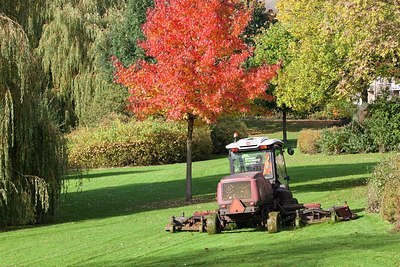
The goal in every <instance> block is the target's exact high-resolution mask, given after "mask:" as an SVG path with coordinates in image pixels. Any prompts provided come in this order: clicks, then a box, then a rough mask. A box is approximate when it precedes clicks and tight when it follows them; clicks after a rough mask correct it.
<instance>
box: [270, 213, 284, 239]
mask: <svg viewBox="0 0 400 267" xmlns="http://www.w3.org/2000/svg"><path fill="white" fill-rule="evenodd" d="M280 224H281V218H280V213H279V211H272V212H270V213H268V220H267V229H268V233H270V234H273V233H277V232H279V230H280V229H279V228H280Z"/></svg>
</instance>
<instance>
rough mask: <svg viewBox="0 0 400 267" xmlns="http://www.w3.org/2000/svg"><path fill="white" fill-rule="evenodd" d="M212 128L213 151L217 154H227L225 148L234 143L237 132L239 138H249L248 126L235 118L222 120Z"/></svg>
mask: <svg viewBox="0 0 400 267" xmlns="http://www.w3.org/2000/svg"><path fill="white" fill-rule="evenodd" d="M210 128H211V140H212V143H213V150H214V153H216V154H219V153H225V152H227V150H226V148H225V146H226V145H228V144H230V143H232V141H233V133H234V132H235V131H236V132H238V133H239V138H245V137H248V133H247V126H246V124H244V122H242V121H239V120H238V119H234V118H224V119H221V120H219V121H218V122H217V123H216V124H213V125H211V127H210Z"/></svg>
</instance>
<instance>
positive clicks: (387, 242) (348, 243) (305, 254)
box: [80, 232, 400, 266]
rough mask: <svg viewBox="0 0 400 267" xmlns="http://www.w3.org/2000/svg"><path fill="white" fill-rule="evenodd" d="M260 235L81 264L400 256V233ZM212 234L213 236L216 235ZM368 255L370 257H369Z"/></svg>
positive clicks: (271, 262) (291, 262) (289, 262)
mask: <svg viewBox="0 0 400 267" xmlns="http://www.w3.org/2000/svg"><path fill="white" fill-rule="evenodd" d="M316 234H318V233H317V232H316ZM222 235H224V233H223V234H222ZM260 235H261V236H260V238H265V239H266V240H264V241H259V242H257V244H253V245H251V246H249V245H247V246H246V245H245V244H243V243H237V244H232V243H227V242H225V243H221V242H223V241H219V243H218V244H219V245H214V244H213V243H210V244H209V245H206V244H203V245H199V246H197V247H192V248H191V249H185V250H181V251H180V250H177V249H175V250H174V251H171V250H165V252H164V255H160V253H159V252H158V251H156V253H148V254H147V255H146V256H141V257H138V256H137V255H134V256H131V255H128V256H127V257H126V258H124V259H121V260H118V259H113V260H103V261H102V260H99V261H96V260H94V261H93V259H90V262H87V263H85V262H81V263H80V265H81V266H92V265H93V264H95V265H100V266H108V265H113V266H127V265H129V266H131V265H132V264H133V263H135V264H138V265H140V266H180V265H182V266H183V265H188V266H193V265H195V266H237V265H244V266H298V265H300V266H316V265H322V264H325V265H326V264H327V263H328V265H343V264H344V265H349V266H351V265H356V266H359V265H360V266H361V265H366V264H367V265H377V264H378V263H380V264H383V265H385V263H386V264H389V265H393V263H394V262H397V263H398V262H399V260H400V256H398V254H397V255H396V250H398V242H399V241H398V238H399V237H398V235H394V234H393V235H387V234H381V235H379V234H364V233H357V232H355V233H351V234H350V235H331V236H324V237H323V238H319V237H318V236H315V237H314V238H307V237H305V238H303V239H297V240H293V239H290V238H288V237H287V236H279V235H280V234H279V233H278V234H275V235H278V236H274V237H271V236H265V234H262V233H260ZM281 235H282V234H281ZM244 237H245V236H244ZM208 238H210V240H211V239H212V237H208ZM210 242H212V241H210ZM376 249H378V251H379V252H378V255H375V254H374V251H375V250H376ZM383 251H391V253H390V256H389V258H387V256H385V255H384V254H383ZM157 252H158V253H157ZM341 255H342V256H341ZM366 255H367V256H369V257H367V258H366ZM371 261H372V262H371ZM329 263H330V264H329ZM335 263H336V264H335ZM395 265H396V264H395Z"/></svg>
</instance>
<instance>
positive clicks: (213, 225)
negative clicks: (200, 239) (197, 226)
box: [207, 214, 220, 235]
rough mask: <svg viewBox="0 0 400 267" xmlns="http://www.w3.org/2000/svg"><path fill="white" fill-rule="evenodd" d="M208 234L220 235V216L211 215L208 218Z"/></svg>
mask: <svg viewBox="0 0 400 267" xmlns="http://www.w3.org/2000/svg"><path fill="white" fill-rule="evenodd" d="M207 233H208V234H209V235H214V234H218V233H220V229H219V219H218V214H210V215H209V216H208V217H207Z"/></svg>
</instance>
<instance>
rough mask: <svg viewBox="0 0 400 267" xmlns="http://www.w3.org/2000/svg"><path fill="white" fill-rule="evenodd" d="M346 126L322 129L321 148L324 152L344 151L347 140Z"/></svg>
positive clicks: (337, 152)
mask: <svg viewBox="0 0 400 267" xmlns="http://www.w3.org/2000/svg"><path fill="white" fill-rule="evenodd" d="M348 137H349V132H348V130H347V127H332V128H328V129H324V130H323V131H322V138H321V150H322V152H323V153H325V154H340V153H344V152H345V151H346V150H345V145H344V144H345V143H346V142H348Z"/></svg>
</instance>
